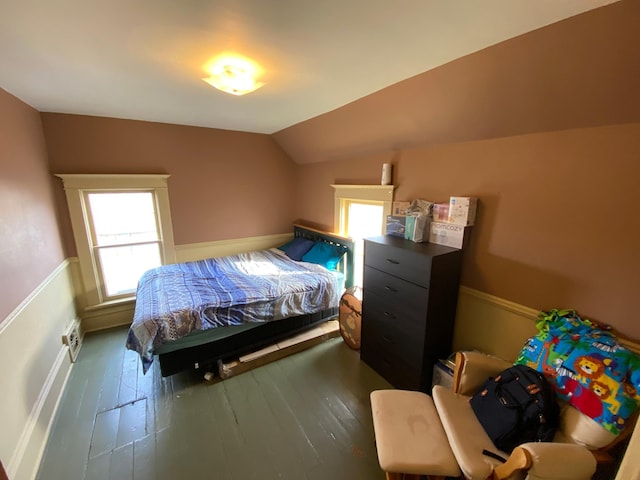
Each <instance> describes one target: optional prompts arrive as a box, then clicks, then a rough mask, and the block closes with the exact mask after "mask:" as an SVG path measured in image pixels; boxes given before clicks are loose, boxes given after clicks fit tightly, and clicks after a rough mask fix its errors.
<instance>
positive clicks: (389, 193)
mask: <svg viewBox="0 0 640 480" xmlns="http://www.w3.org/2000/svg"><path fill="white" fill-rule="evenodd" d="M331 187H333V189H334V190H335V191H334V201H335V207H334V210H333V211H334V228H335V230H336V231H337V232H338V233H340V235H346V234H347V223H348V221H349V204H350V203H352V202H354V203H373V204H382V215H383V217H384V218H386V217H387V215H391V209H392V207H393V193H394V191H395V188H396V187H395V186H394V185H331ZM383 224H384V222H383ZM380 233H383V232H380Z"/></svg>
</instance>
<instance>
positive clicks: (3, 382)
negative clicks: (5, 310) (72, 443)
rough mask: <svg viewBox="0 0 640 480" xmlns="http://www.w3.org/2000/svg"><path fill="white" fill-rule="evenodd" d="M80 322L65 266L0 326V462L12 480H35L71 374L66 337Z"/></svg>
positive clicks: (68, 264) (71, 283) (46, 280)
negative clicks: (54, 418) (0, 399)
mask: <svg viewBox="0 0 640 480" xmlns="http://www.w3.org/2000/svg"><path fill="white" fill-rule="evenodd" d="M76 318H77V312H76V308H75V305H74V289H73V280H72V275H71V272H70V262H69V261H68V260H65V261H64V262H63V263H62V264H61V265H60V266H59V267H58V268H56V270H55V271H54V272H52V273H51V275H49V277H47V278H46V279H45V280H44V282H42V283H41V284H40V285H39V286H38V288H36V289H35V290H34V291H33V292H32V293H31V295H29V296H28V297H27V298H26V299H25V300H24V301H23V302H22V303H21V304H20V305H19V306H18V307H17V308H16V309H15V310H14V311H13V312H12V313H11V314H10V315H9V316H8V317H7V318H6V319H4V321H3V323H2V324H1V325H0V392H2V395H3V398H2V405H3V408H2V409H1V410H0V425H2V435H0V457H1V458H2V460H3V463H4V464H5V467H6V469H7V473H8V475H9V478H11V479H12V480H30V479H32V478H34V477H35V474H36V471H37V468H38V465H39V463H40V458H41V457H42V453H43V449H44V446H45V444H46V440H47V437H48V434H49V429H50V426H51V422H52V420H53V417H54V415H55V411H56V408H57V405H58V402H59V401H60V396H61V394H62V391H63V389H64V386H65V383H66V379H67V376H68V374H69V371H70V369H71V360H70V356H69V353H68V349H69V347H68V346H67V345H65V344H63V342H62V336H63V334H64V333H65V332H66V331H67V329H68V326H69V324H70V323H71V322H73V321H74V320H75V319H76Z"/></svg>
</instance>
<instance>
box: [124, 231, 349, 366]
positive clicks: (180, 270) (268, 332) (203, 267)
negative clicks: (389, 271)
mask: <svg viewBox="0 0 640 480" xmlns="http://www.w3.org/2000/svg"><path fill="white" fill-rule="evenodd" d="M301 252H304V253H301ZM327 252H330V254H327ZM328 259H329V261H327V260H328ZM327 267H328V268H327ZM351 285H353V242H352V241H351V240H350V239H348V238H345V237H342V236H339V235H336V234H332V233H327V232H322V231H319V230H315V229H313V228H309V227H304V226H301V225H294V232H293V239H292V241H291V242H288V243H287V244H285V245H284V246H281V247H280V248H272V249H266V250H259V251H255V252H246V253H240V254H237V255H231V256H228V257H220V258H210V259H204V260H199V261H197V262H186V263H181V264H173V265H164V266H162V267H158V268H155V269H152V270H149V271H148V272H145V274H144V275H143V276H142V278H141V279H140V282H139V283H138V288H137V292H136V307H135V313H134V319H133V322H132V324H131V327H130V328H129V334H128V336H127V348H129V349H130V350H134V351H136V352H138V353H139V354H140V357H141V359H142V366H143V371H144V372H145V373H146V371H147V370H148V369H149V368H150V366H151V364H152V362H153V361H154V358H157V359H158V360H159V364H160V372H161V374H162V376H169V375H173V374H175V373H178V372H180V371H184V370H190V369H193V368H200V369H205V370H206V371H211V370H215V365H216V364H217V362H218V360H227V359H232V358H236V357H238V356H240V355H243V354H246V353H249V352H252V351H254V350H257V349H260V348H263V347H265V346H267V345H270V344H273V343H276V342H278V341H280V340H282V339H284V338H287V337H289V336H292V335H295V334H297V333H300V332H302V331H304V330H307V329H309V328H312V327H314V326H316V325H318V324H320V323H322V322H324V321H327V320H329V319H331V318H335V317H336V316H337V313H338V304H339V299H340V295H341V293H342V291H343V290H344V288H346V287H349V286H351Z"/></svg>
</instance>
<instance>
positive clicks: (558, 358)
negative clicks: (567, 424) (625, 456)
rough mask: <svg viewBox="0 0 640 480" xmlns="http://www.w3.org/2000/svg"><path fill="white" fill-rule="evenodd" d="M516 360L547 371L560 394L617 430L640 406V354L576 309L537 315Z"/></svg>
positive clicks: (589, 414)
mask: <svg viewBox="0 0 640 480" xmlns="http://www.w3.org/2000/svg"><path fill="white" fill-rule="evenodd" d="M538 319H539V320H538V323H537V324H536V326H537V327H538V330H539V333H538V334H537V335H536V336H535V337H532V338H530V339H529V340H528V341H527V343H526V344H525V346H524V348H523V349H522V351H521V352H520V355H519V356H518V359H517V360H516V363H519V364H523V365H528V366H530V367H532V368H534V369H536V370H538V371H540V372H542V373H544V374H545V376H546V377H547V379H549V380H550V381H551V383H552V384H553V385H554V386H555V387H556V391H557V393H558V396H559V397H560V398H562V399H564V400H566V401H567V402H568V403H569V404H571V405H573V406H574V407H576V408H577V409H578V410H580V411H581V412H582V413H584V414H585V415H588V416H589V417H591V418H592V419H594V420H595V421H596V422H598V423H600V424H601V425H602V426H603V427H604V428H606V429H607V430H608V431H610V432H612V433H614V434H616V435H617V434H618V433H620V432H621V431H622V430H623V429H624V427H625V423H626V421H627V419H628V418H629V417H630V416H631V415H632V414H633V413H634V412H635V410H636V409H637V408H638V407H639V406H640V394H639V392H640V357H638V356H637V355H636V354H634V353H633V352H631V351H630V350H628V349H627V348H625V347H624V346H622V345H621V344H620V343H619V342H618V340H617V338H616V337H615V335H614V334H613V333H612V332H611V327H609V326H608V325H604V324H600V323H597V322H594V321H592V320H587V319H582V318H580V317H579V316H578V314H577V313H576V312H575V310H551V311H550V312H541V313H540V315H539V317H538Z"/></svg>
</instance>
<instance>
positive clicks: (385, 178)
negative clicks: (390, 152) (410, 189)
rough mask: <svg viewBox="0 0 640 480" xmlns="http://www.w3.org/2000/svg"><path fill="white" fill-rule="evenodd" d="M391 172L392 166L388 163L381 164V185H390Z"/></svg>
mask: <svg viewBox="0 0 640 480" xmlns="http://www.w3.org/2000/svg"><path fill="white" fill-rule="evenodd" d="M391 170H392V166H391V164H390V163H383V164H382V181H381V182H380V183H381V185H391Z"/></svg>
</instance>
